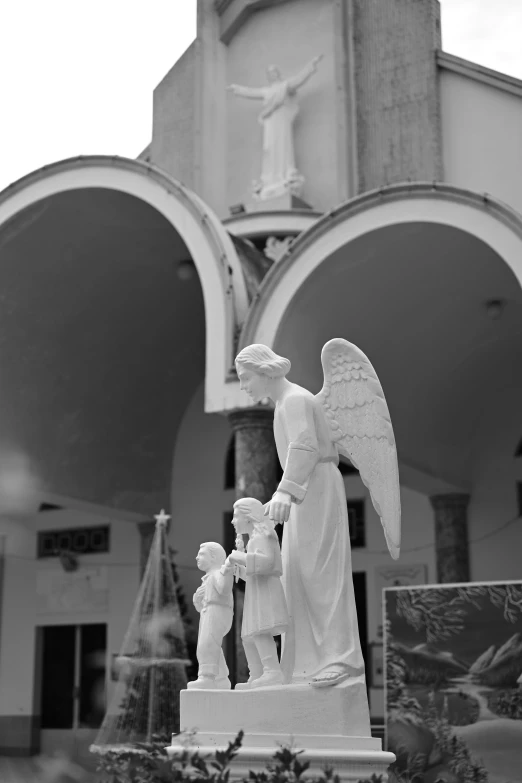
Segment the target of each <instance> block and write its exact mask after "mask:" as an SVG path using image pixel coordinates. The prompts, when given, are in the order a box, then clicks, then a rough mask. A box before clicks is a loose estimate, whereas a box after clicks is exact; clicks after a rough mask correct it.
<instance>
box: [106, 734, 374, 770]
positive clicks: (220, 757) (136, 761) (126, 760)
mask: <svg viewBox="0 0 522 783" xmlns="http://www.w3.org/2000/svg"><path fill="white" fill-rule="evenodd" d="M193 742H194V735H193V734H187V735H185V737H184V742H183V744H182V746H181V747H182V750H181V753H180V754H179V755H178V757H177V758H176V759H174V760H172V759H170V758H169V756H168V753H167V751H166V749H165V748H164V747H163V745H162V744H159V743H153V744H150V745H139V744H136V745H134V746H133V747H128V748H126V749H122V750H111V751H108V752H106V753H104V754H103V755H102V756H100V759H99V765H98V770H97V772H98V774H99V775H100V783H173V782H174V783H228V781H229V778H230V771H231V770H230V768H231V764H232V762H233V760H234V758H235V757H236V755H237V753H238V751H239V750H240V748H241V745H242V743H243V732H242V731H240V732H239V734H238V735H237V737H236V738H235V739H234V740H233V741H232V742H229V744H228V747H227V748H226V749H225V750H216V751H215V753H214V755H213V757H212V758H210V760H209V758H208V757H207V758H204V757H203V756H202V755H201V754H200V753H199V752H198V751H194V750H192V748H191V745H193ZM303 752H304V751H296V750H293V749H292V748H291V747H288V746H282V747H280V748H279V750H277V751H275V753H274V756H273V762H272V763H271V764H268V765H267V767H266V769H265V770H262V771H260V772H254V771H251V772H250V773H249V776H248V778H246V779H245V780H244V782H243V783H247V781H248V782H249V783H290V782H293V781H299V780H301V779H302V776H303V775H304V773H305V772H307V771H308V770H309V767H310V762H308V761H301V760H300V758H299V757H300V756H301V754H302V753H303ZM339 781H340V778H339V776H338V775H336V774H335V773H334V771H333V769H331V768H330V767H326V768H325V769H324V770H323V771H322V774H321V775H319V776H318V777H310V776H309V775H307V777H306V783H339ZM360 783H383V778H382V776H380V775H372V776H371V778H369V779H368V780H364V781H360Z"/></svg>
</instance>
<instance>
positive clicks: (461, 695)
mask: <svg viewBox="0 0 522 783" xmlns="http://www.w3.org/2000/svg"><path fill="white" fill-rule="evenodd" d="M384 626H385V640H384V641H385V672H386V675H385V699H386V744H387V748H388V750H391V751H392V752H393V753H395V755H396V757H397V761H396V762H395V764H394V766H393V768H392V769H393V772H392V774H391V776H390V781H394V782H395V781H399V783H443V782H444V783H475V782H477V783H522V582H502V583H499V582H495V583H483V584H481V583H472V584H462V585H448V586H446V585H436V586H430V587H399V588H390V589H387V590H385V591H384Z"/></svg>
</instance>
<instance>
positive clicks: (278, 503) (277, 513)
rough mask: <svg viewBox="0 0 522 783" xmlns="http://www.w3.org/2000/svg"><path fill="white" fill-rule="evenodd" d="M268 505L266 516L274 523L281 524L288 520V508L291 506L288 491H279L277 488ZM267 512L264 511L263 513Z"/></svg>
mask: <svg viewBox="0 0 522 783" xmlns="http://www.w3.org/2000/svg"><path fill="white" fill-rule="evenodd" d="M267 506H268V516H269V517H270V519H272V520H273V522H274V523H275V524H276V525H283V524H284V523H285V522H288V517H289V516H290V509H291V508H292V497H291V495H289V494H288V492H281V490H278V491H277V492H276V493H275V494H274V496H273V498H272V500H271V501H270V503H267ZM266 513H267V512H266V511H265V514H266Z"/></svg>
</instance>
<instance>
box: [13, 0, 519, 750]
mask: <svg viewBox="0 0 522 783" xmlns="http://www.w3.org/2000/svg"><path fill="white" fill-rule="evenodd" d="M274 64H275V65H274ZM227 87H228V88H230V89H227ZM153 112H154V116H153V132H152V139H151V142H150V144H149V145H148V147H147V148H146V149H145V150H144V151H143V152H142V154H141V155H140V156H139V157H138V158H137V159H136V160H128V159H123V158H117V157H116V158H115V157H103V156H92V157H89V156H86V157H82V158H77V159H74V160H68V161H63V162H60V163H55V164H51V165H49V166H48V167H45V168H44V169H41V170H39V171H36V172H33V173H32V174H30V175H28V176H27V177H25V178H23V179H22V180H20V181H18V182H16V183H14V184H13V185H11V186H10V187H9V188H7V189H6V190H5V191H4V192H3V193H2V194H0V247H1V263H0V280H1V290H2V299H3V307H2V308H0V334H1V335H2V339H1V342H0V358H1V361H2V368H3V369H2V373H1V374H0V388H1V394H2V411H1V412H0V416H1V422H2V430H1V433H0V440H1V442H0V446H1V448H2V454H3V456H2V459H3V462H2V463H1V464H0V468H1V467H2V465H4V467H3V468H2V470H3V471H4V475H8V476H9V475H11V474H10V473H9V471H10V470H11V472H12V475H15V476H17V477H18V478H19V480H20V482H21V484H20V486H21V487H22V489H20V490H19V491H18V494H17V492H14V493H13V491H12V483H9V482H7V483H6V485H5V486H6V490H5V492H4V496H5V498H6V500H4V501H2V503H3V506H2V520H1V532H2V536H1V537H0V596H1V602H0V752H3V753H8V754H24V753H25V754H29V753H33V752H36V751H37V750H38V749H39V748H43V749H44V750H45V749H49V748H52V747H53V746H56V745H59V744H61V746H62V747H65V746H67V747H69V748H70V749H71V752H74V753H76V754H77V755H78V757H80V756H81V754H82V753H83V750H82V748H83V749H84V748H85V747H86V745H87V744H88V739H89V737H91V735H92V732H93V731H95V728H96V722H97V720H98V716H99V712H100V709H101V708H100V704H99V702H97V701H96V699H95V698H94V696H93V695H92V693H93V689H95V688H94V686H95V685H96V683H98V686H99V684H100V681H101V690H102V691H103V690H104V689H105V690H106V692H107V693H108V694H109V697H110V693H111V690H112V687H113V684H112V682H111V671H110V670H111V656H114V655H115V654H117V653H118V650H119V645H120V644H121V641H122V638H123V634H124V632H125V628H126V624H127V621H128V618H129V616H130V612H131V610H132V606H133V602H134V598H135V595H136V590H137V587H138V584H139V577H140V563H141V564H142V563H143V559H144V558H145V557H146V555H147V547H148V546H149V545H150V540H151V531H152V526H153V522H151V520H152V519H153V515H154V514H155V513H158V511H159V510H160V509H161V508H162V507H165V508H167V509H168V510H169V513H170V515H171V517H172V519H171V526H170V540H171V543H172V546H173V548H174V549H175V550H176V564H177V568H178V572H179V574H180V579H181V582H182V585H183V587H184V590H185V593H186V594H187V596H188V598H189V599H190V597H191V596H192V593H193V592H194V590H195V589H196V587H197V585H198V583H199V580H200V576H201V574H200V573H199V572H198V571H197V569H196V566H195V556H196V553H197V551H198V547H199V545H200V543H202V542H203V541H208V540H216V541H220V542H221V543H223V544H224V545H226V546H230V545H231V543H230V542H233V538H234V536H233V534H232V533H231V526H230V516H231V514H230V512H231V509H232V504H233V502H234V500H235V498H236V497H237V496H254V497H257V498H259V499H260V500H262V501H263V502H264V501H266V500H267V499H268V498H269V497H270V496H271V494H272V493H273V491H274V490H275V487H276V486H277V481H278V476H279V475H280V467H279V466H278V464H277V459H276V454H275V448H274V442H273V435H272V411H271V410H270V408H269V407H267V406H263V405H260V406H252V405H251V403H250V402H249V400H248V398H247V397H246V395H244V394H243V393H242V392H241V391H240V389H239V384H238V381H237V378H236V375H235V372H234V364H233V360H234V357H235V355H236V353H237V352H238V350H239V349H240V348H242V347H244V346H246V345H248V344H250V343H254V342H260V343H264V344H266V345H269V346H270V347H272V348H273V349H274V350H275V351H277V353H279V354H281V355H283V356H286V357H288V358H289V359H290V360H291V362H292V371H291V374H290V379H291V380H293V381H295V382H297V383H300V384H301V385H303V386H305V387H306V388H308V389H310V390H311V391H313V392H317V391H319V389H320V387H321V383H322V370H321V363H320V352H321V348H322V346H323V345H324V343H326V342H327V341H328V340H329V339H331V338H333V337H344V338H346V339H348V340H350V341H351V342H353V343H355V344H356V345H357V346H359V347H360V348H361V349H362V350H363V351H364V352H365V353H366V354H367V355H368V356H369V358H370V359H371V361H372V363H373V365H374V366H375V368H376V370H377V373H378V375H379V378H380V380H381V383H382V385H383V388H384V392H385V394H386V398H387V402H388V406H389V409H390V413H391V418H392V422H393V426H394V430H395V435H396V440H397V447H398V454H399V468H400V478H401V494H402V507H403V551H402V554H401V559H400V560H399V561H398V563H395V562H392V561H391V560H390V558H389V555H388V554H387V551H386V545H385V541H384V537H383V535H382V530H381V527H380V522H379V518H378V517H377V515H376V514H375V512H374V510H373V507H372V504H371V501H370V499H369V496H368V493H367V490H366V489H365V487H364V486H363V484H362V482H361V480H360V478H359V476H358V474H357V472H356V471H355V470H354V469H353V468H352V467H351V466H350V465H349V464H343V465H342V466H341V467H342V473H343V477H344V482H345V488H346V498H347V504H348V511H349V518H350V535H351V539H352V556H353V568H354V581H355V587H356V595H357V603H358V613H359V625H360V629H361V637H362V644H363V651H364V654H365V657H366V666H367V673H368V681H369V693H370V702H371V710H372V716H373V718H374V720H375V723H376V725H377V724H379V723H380V722H382V718H383V691H382V615H381V608H382V607H381V590H382V588H383V587H386V586H391V585H394V584H412V583H426V582H428V583H434V582H458V581H489V580H497V579H502V580H504V579H519V578H522V569H521V566H520V551H521V547H522V523H521V521H520V515H521V513H522V407H521V405H520V400H521V399H522V362H521V361H520V358H521V356H522V289H521V284H522V189H521V187H520V179H521V177H520V174H521V172H522V82H521V81H519V80H517V79H513V78H511V77H507V76H505V75H503V74H500V73H497V72H493V71H491V70H488V69H485V68H482V67H480V66H478V65H475V64H474V63H471V62H468V61H465V60H462V59H459V58H457V57H454V56H450V55H448V54H446V53H445V52H444V51H443V48H442V42H441V32H440V11H439V5H438V2H437V0H415V1H414V0H284V1H282V2H281V1H280V0H199V7H198V34H197V38H196V40H195V41H194V42H193V44H192V45H191V46H190V47H189V48H188V49H187V51H186V52H185V53H184V54H183V56H182V57H181V58H180V59H179V60H178V62H177V63H175V65H174V66H173V68H172V69H171V71H170V72H169V73H168V74H167V75H166V76H165V78H164V79H163V80H162V82H161V83H160V84H159V85H158V86H157V88H156V90H155V91H154V101H153ZM15 468H16V470H15ZM0 480H2V481H3V479H1V476H0ZM17 480H18V479H17ZM24 482H25V483H24ZM29 486H30V488H31V492H29V491H28V492H24V491H23V488H24V487H29ZM20 498H22V500H21V499H20ZM27 498H29V500H27ZM238 600H240V599H238ZM236 642H237V639H236V638H235V637H234V638H231V640H230V645H229V650H228V652H229V660H230V662H231V665H232V666H233V667H235V669H236V670H237V671H236V674H237V675H238V676H239V675H240V668H241V660H240V655H239V653H238V652H237V646H238V645H237V644H236ZM100 651H101V653H102V655H101V658H102V660H101V663H100V655H98V657H97V658H96V660H97V663H95V664H93V663H92V661H93V660H94V658H93V655H94V653H100ZM53 677H54V678H55V680H54V681H55V682H56V683H57V685H56V688H55V689H54V691H53V694H52V699H51V697H50V696H49V693H48V689H47V690H46V688H45V682H49V681H50V680H52V679H53ZM53 699H54V701H53ZM51 701H52V703H53V704H58V706H57V707H52V706H51Z"/></svg>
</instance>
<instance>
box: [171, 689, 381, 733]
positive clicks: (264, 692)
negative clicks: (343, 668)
mask: <svg viewBox="0 0 522 783" xmlns="http://www.w3.org/2000/svg"><path fill="white" fill-rule="evenodd" d="M180 726H181V730H182V731H193V730H196V731H197V732H198V735H199V736H200V737H201V739H203V737H205V738H210V737H211V736H214V735H216V736H217V735H219V741H220V742H222V741H223V740H224V741H225V744H226V742H228V738H230V739H231V738H232V737H235V736H236V734H237V733H238V731H239V730H240V729H242V730H243V731H244V732H245V745H246V744H252V743H253V744H256V745H258V744H259V743H258V742H257V741H254V736H256V735H261V736H262V737H265V736H270V735H274V736H275V735H277V736H278V737H281V736H283V737H286V738H287V739H286V740H285V741H288V739H289V738H290V737H291V736H292V737H294V738H295V740H296V742H298V737H301V736H302V737H303V738H307V739H309V738H312V737H314V738H315V737H324V738H325V740H326V739H327V738H328V739H331V738H332V737H340V738H341V741H340V744H334V745H332V744H330V745H329V747H340V748H342V747H344V745H343V741H344V740H345V739H346V738H347V737H358V738H361V739H362V738H366V739H368V740H370V741H371V742H373V740H372V739H371V730H370V712H369V709H368V696H367V692H366V684H365V680H364V676H363V675H361V676H360V677H356V678H352V679H349V680H345V681H344V682H342V683H340V685H337V686H335V687H333V688H313V687H312V686H311V685H307V684H303V685H282V686H281V685H280V686H274V687H272V688H259V690H257V689H254V690H240V691H212V690H191V691H189V690H184V691H181V693H180ZM216 732H217V734H216ZM225 737H226V738H227V739H225ZM314 741H315V740H314ZM376 741H377V742H378V740H376ZM209 742H210V739H209ZM303 742H305V740H304V739H303ZM204 744H206V740H205V743H204ZM210 744H212V742H211V743H210ZM304 746H305V745H304ZM369 747H371V746H369ZM373 747H376V746H375V745H374V746H373ZM377 747H380V744H378V745H377Z"/></svg>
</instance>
